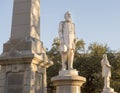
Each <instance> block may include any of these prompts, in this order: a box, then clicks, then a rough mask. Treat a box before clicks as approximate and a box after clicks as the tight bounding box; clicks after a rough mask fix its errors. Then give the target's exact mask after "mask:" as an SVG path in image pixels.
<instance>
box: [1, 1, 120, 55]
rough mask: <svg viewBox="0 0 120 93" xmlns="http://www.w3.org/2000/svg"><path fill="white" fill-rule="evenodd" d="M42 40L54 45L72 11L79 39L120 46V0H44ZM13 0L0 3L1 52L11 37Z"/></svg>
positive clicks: (45, 43)
mask: <svg viewBox="0 0 120 93" xmlns="http://www.w3.org/2000/svg"><path fill="white" fill-rule="evenodd" d="M40 2H41V40H42V41H43V43H44V46H45V47H46V48H49V49H50V47H51V45H52V42H53V39H54V38H55V37H57V36H58V26H59V22H60V21H62V20H64V13H65V12H66V11H68V10H69V11H70V12H71V14H72V18H73V22H74V23H75V25H76V33H77V37H78V38H79V39H83V40H84V41H85V43H86V46H87V45H89V44H90V43H92V42H98V43H103V44H108V46H109V47H110V48H111V49H112V50H118V49H120V0H41V1H40ZM12 8H13V0H7V1H6V0H1V2H0V11H1V13H0V53H1V52H2V48H3V46H2V45H3V43H5V42H7V40H9V38H10V33H11V23H12Z"/></svg>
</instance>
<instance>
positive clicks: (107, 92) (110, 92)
mask: <svg viewBox="0 0 120 93" xmlns="http://www.w3.org/2000/svg"><path fill="white" fill-rule="evenodd" d="M101 93H117V92H115V91H114V89H112V88H106V89H103V92H101Z"/></svg>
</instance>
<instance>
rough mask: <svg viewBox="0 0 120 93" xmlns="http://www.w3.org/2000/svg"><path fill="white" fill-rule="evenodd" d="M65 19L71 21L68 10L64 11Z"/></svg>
mask: <svg viewBox="0 0 120 93" xmlns="http://www.w3.org/2000/svg"><path fill="white" fill-rule="evenodd" d="M65 21H68V22H71V21H72V18H71V14H70V13H69V12H67V13H65Z"/></svg>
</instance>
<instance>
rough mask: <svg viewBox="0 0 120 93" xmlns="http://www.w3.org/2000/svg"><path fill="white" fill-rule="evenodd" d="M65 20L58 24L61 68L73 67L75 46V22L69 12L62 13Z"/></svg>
mask: <svg viewBox="0 0 120 93" xmlns="http://www.w3.org/2000/svg"><path fill="white" fill-rule="evenodd" d="M64 18H65V21H61V22H60V24H59V38H60V49H59V51H60V54H61V57H62V70H66V69H68V70H70V69H73V59H74V51H75V46H76V41H77V39H76V34H75V24H74V23H72V18H71V14H70V12H66V13H65V15H64Z"/></svg>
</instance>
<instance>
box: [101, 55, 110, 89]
mask: <svg viewBox="0 0 120 93" xmlns="http://www.w3.org/2000/svg"><path fill="white" fill-rule="evenodd" d="M101 66H102V77H103V78H104V89H106V88H110V77H111V65H110V64H109V61H108V59H107V54H104V55H103V59H102V61H101Z"/></svg>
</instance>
